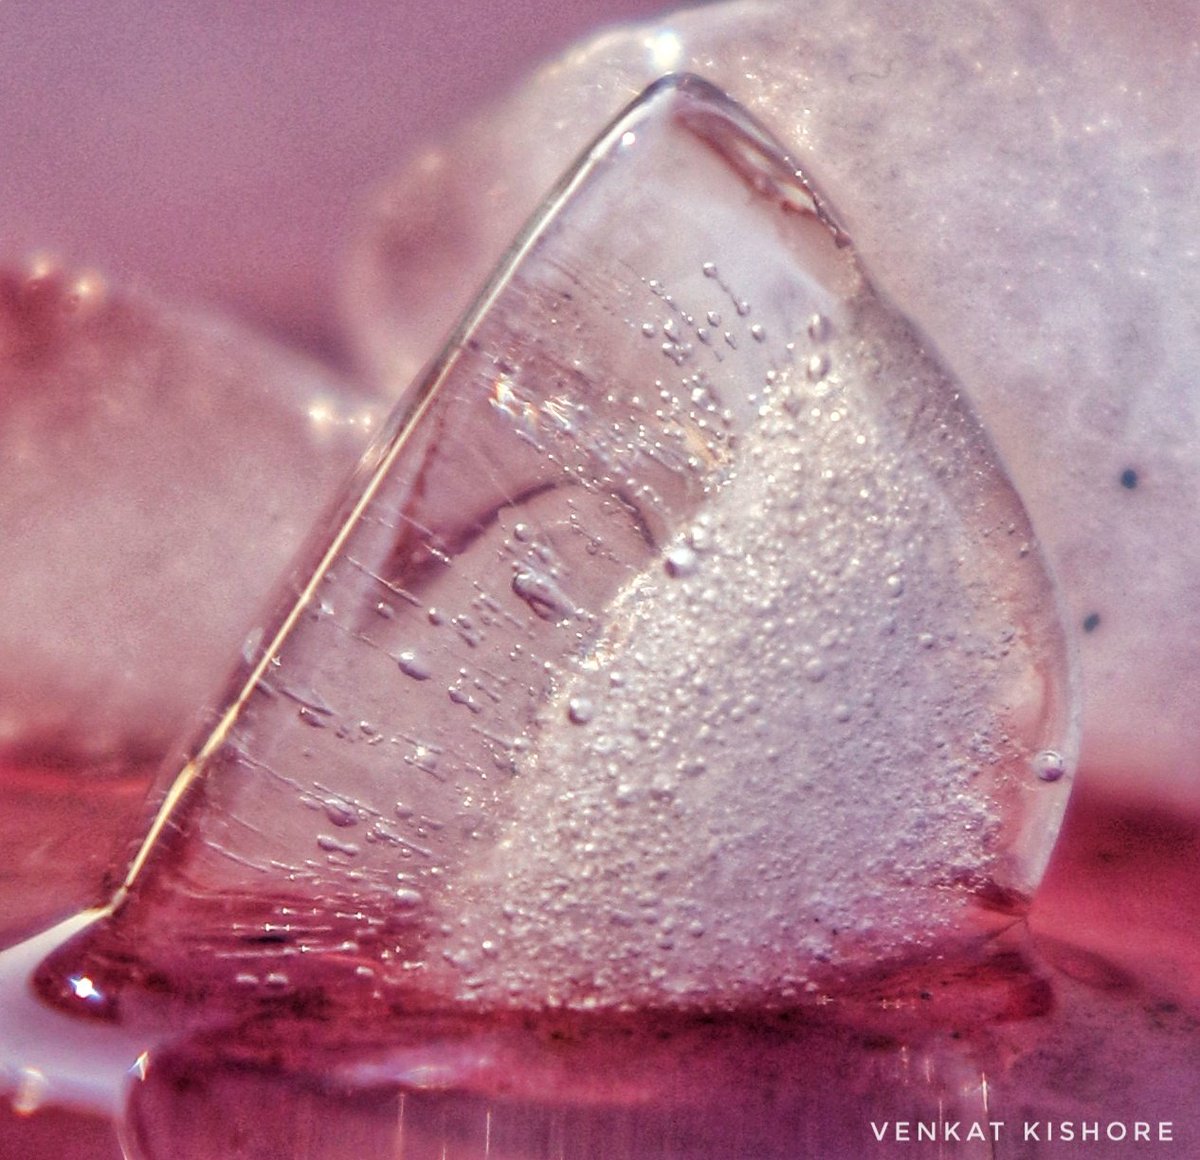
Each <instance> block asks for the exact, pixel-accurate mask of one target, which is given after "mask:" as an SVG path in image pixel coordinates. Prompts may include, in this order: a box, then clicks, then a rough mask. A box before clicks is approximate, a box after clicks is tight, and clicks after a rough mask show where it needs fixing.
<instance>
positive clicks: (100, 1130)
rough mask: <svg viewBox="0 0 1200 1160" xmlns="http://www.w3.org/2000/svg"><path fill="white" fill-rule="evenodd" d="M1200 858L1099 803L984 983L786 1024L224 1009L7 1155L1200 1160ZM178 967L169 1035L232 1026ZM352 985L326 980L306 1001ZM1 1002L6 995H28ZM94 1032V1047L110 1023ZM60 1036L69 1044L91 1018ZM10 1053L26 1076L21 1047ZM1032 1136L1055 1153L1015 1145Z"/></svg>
mask: <svg viewBox="0 0 1200 1160" xmlns="http://www.w3.org/2000/svg"><path fill="white" fill-rule="evenodd" d="M76 796H77V795H76ZM59 801H60V806H61V807H62V808H60V810H59V811H57V812H55V811H54V810H49V811H47V812H46V813H45V814H44V815H43V817H44V821H43V827H44V832H46V833H47V835H48V836H51V837H52V836H53V835H54V834H55V833H58V834H65V833H66V832H67V831H68V830H70V829H71V828H72V827H73V825H74V817H75V815H76V811H77V809H78V804H77V803H76V802H73V801H70V800H69V798H67V797H65V796H64V795H59ZM1198 851H1200V825H1197V824H1196V823H1195V822H1190V821H1187V820H1184V819H1181V818H1179V817H1177V816H1176V817H1167V816H1164V815H1162V814H1160V813H1156V812H1154V811H1145V810H1139V809H1137V808H1136V807H1135V806H1132V805H1131V804H1130V803H1120V802H1111V801H1108V800H1105V799H1103V798H1101V799H1095V798H1092V799H1089V798H1087V797H1084V798H1082V799H1080V800H1078V801H1077V802H1076V804H1075V806H1074V807H1073V809H1072V812H1071V814H1070V815H1069V820H1068V825H1067V829H1066V831H1065V833H1064V840H1063V841H1062V843H1061V844H1060V846H1059V850H1058V854H1057V856H1056V860H1055V862H1054V864H1053V866H1052V868H1051V872H1050V874H1049V876H1048V878H1047V881H1046V884H1045V885H1044V887H1043V889H1042V890H1041V892H1040V893H1039V895H1038V897H1037V898H1036V900H1035V903H1034V907H1033V911H1032V927H1033V929H1034V931H1035V934H1034V935H1033V936H1032V938H1031V937H1030V935H1029V934H1028V926H1027V924H1026V923H1025V922H1024V921H1019V922H1017V923H1016V925H1015V926H1013V927H1012V928H1011V929H1010V930H1008V931H1007V933H1005V934H1004V935H1001V936H1000V937H999V938H998V939H997V940H996V943H995V945H994V946H992V947H990V948H988V949H986V950H983V951H980V952H978V953H976V954H975V955H974V956H972V957H969V958H968V957H963V956H961V955H960V956H958V957H956V958H953V959H950V960H941V961H939V960H937V959H935V960H933V961H929V960H928V959H927V960H925V961H915V962H912V963H910V964H908V965H906V966H905V967H903V968H898V967H896V966H894V965H893V967H891V968H890V969H888V970H880V971H879V972H866V973H864V972H859V973H858V975H857V976H856V977H843V978H841V979H832V978H831V979H830V980H829V983H828V986H826V987H823V988H822V989H821V991H820V992H819V993H817V994H815V995H812V996H809V997H806V999H805V1000H804V1001H802V1002H800V1003H798V1004H792V1005H779V1004H776V1005H774V1006H772V1007H771V1008H767V1007H764V1008H761V1009H758V1010H741V1011H728V1010H723V1011H714V1012H712V1013H710V1014H705V1013H703V1012H698V1013H693V1014H689V1015H679V1014H675V1015H671V1014H667V1013H662V1012H657V1013H656V1012H653V1011H642V1012H630V1013H628V1014H612V1015H606V1016H595V1017H588V1016H585V1015H580V1014H578V1013H576V1014H553V1013H547V1014H545V1015H542V1016H537V1015H495V1016H492V1017H475V1018H472V1017H464V1016H462V1015H455V1014H453V1013H446V1012H438V1011H436V1010H433V1009H432V1005H431V1004H425V1006H426V1007H427V1010H426V1011H425V1013H423V1014H422V1013H420V1012H419V1010H418V1005H417V1004H416V1003H410V1004H409V1005H408V1006H407V1008H405V1009H401V1005H399V1004H398V1005H397V1006H396V1008H395V1009H393V1010H391V1011H389V1012H388V1013H387V1014H386V1016H385V1017H384V1018H385V1020H386V1022H380V1016H381V1013H380V1011H379V1010H378V1008H376V1009H374V1010H367V1009H364V1010H363V1011H362V1012H361V1013H359V1014H357V1015H356V1013H355V1012H354V1011H353V1010H352V1009H351V1008H352V1001H353V1000H352V993H350V994H348V993H347V992H346V991H345V990H344V989H338V988H335V989H333V990H331V992H330V993H331V994H333V995H335V996H336V997H337V999H338V1002H339V1004H340V1008H339V1010H337V1011H336V1013H335V1012H332V1011H331V1012H329V1013H328V1014H327V1016H325V1017H323V1016H322V1014H321V1012H320V1011H319V1010H317V1009H315V1008H310V1009H307V1010H300V1009H298V1008H297V1007H296V1005H295V997H294V994H293V997H292V998H291V999H290V1000H289V1001H287V1002H283V1003H279V1004H273V1003H272V1001H271V999H270V997H269V996H265V997H264V996H263V995H262V994H261V993H260V994H259V996H258V997H257V999H256V1000H255V1001H253V1002H251V1003H249V1004H247V1003H245V1002H243V1004H242V1007H241V1010H240V1012H239V1011H235V1010H233V1009H229V1008H227V1009H226V1010H224V1011H218V1013H217V1014H216V1016H215V1017H214V1015H213V1012H212V1010H211V1008H210V1009H209V1011H208V1026H206V1027H194V1028H193V1029H192V1030H190V1031H188V1030H184V1027H183V1025H182V1024H174V1025H172V1024H171V1021H170V1020H169V1019H168V1020H167V1021H166V1026H168V1027H171V1026H173V1027H174V1030H173V1031H172V1032H168V1033H166V1034H164V1031H163V1025H162V1024H161V1023H160V1024H159V1025H158V1026H157V1027H156V1029H154V1030H153V1031H151V1030H149V1029H148V1030H147V1031H146V1032H145V1033H144V1034H145V1046H146V1047H148V1048H149V1061H148V1063H147V1064H146V1065H145V1068H144V1078H142V1079H138V1080H135V1081H131V1082H130V1083H129V1086H128V1098H127V1102H126V1103H125V1104H124V1106H123V1107H122V1106H119V1105H120V1101H117V1104H118V1106H114V1107H113V1109H112V1113H113V1114H112V1115H104V1114H100V1113H99V1112H98V1110H95V1104H96V1101H95V1100H94V1099H91V1100H89V1099H87V1098H84V1099H82V1100H81V1101H79V1102H78V1104H77V1106H76V1107H72V1106H70V1103H69V1102H68V1103H66V1104H64V1103H62V1102H60V1097H59V1096H57V1095H54V1096H50V1097H49V1098H47V1099H46V1100H45V1102H44V1103H42V1104H40V1105H39V1104H38V1103H37V1100H36V1098H34V1099H32V1100H31V1099H30V1098H29V1096H30V1093H29V1091H26V1092H25V1094H24V1096H23V1097H22V1096H21V1094H20V1093H18V1097H17V1099H16V1100H15V1101H14V1104H12V1105H8V1106H6V1108H5V1109H4V1112H3V1115H2V1117H0V1154H3V1155H14V1156H16V1155H21V1156H29V1157H41V1156H46V1157H49V1156H59V1157H76V1156H79V1157H83V1156H88V1157H95V1156H107V1155H112V1156H120V1155H121V1154H122V1153H121V1151H120V1148H121V1147H122V1146H124V1147H126V1148H127V1149H129V1148H132V1149H133V1150H132V1151H130V1152H128V1154H129V1155H134V1156H146V1157H160V1156H161V1157H167V1156H183V1157H191V1156H195V1157H203V1156H213V1155H223V1156H224V1155H228V1156H246V1157H259V1156H261V1157H270V1156H321V1157H326V1156H327V1157H331V1158H332V1157H338V1156H358V1155H393V1154H394V1155H400V1156H406V1157H426V1156H429V1157H438V1156H446V1157H461V1158H467V1157H485V1156H493V1157H494V1156H510V1157H543V1156H544V1157H557V1156H571V1157H581V1158H582V1157H625V1156H628V1157H658V1156H662V1157H667V1156H672V1157H680V1156H685V1157H723V1158H730V1160H732V1158H738V1157H747V1158H748V1157H759V1156H761V1157H781V1158H782V1157H788V1156H795V1155H813V1156H826V1155H829V1156H833V1155H856V1154H872V1155H874V1154H883V1155H892V1154H895V1155H904V1154H907V1153H906V1152H904V1149H905V1148H906V1147H911V1145H908V1144H906V1143H903V1142H901V1141H899V1140H897V1139H895V1138H894V1136H890V1137H889V1138H888V1139H885V1140H884V1141H883V1142H882V1143H880V1142H879V1141H877V1140H876V1139H875V1136H874V1133H875V1132H879V1131H884V1130H885V1129H884V1128H883V1125H885V1124H887V1125H893V1127H890V1128H888V1129H887V1131H888V1132H891V1133H894V1132H895V1131H896V1130H897V1129H896V1128H895V1127H894V1125H896V1124H897V1123H901V1124H903V1123H911V1124H912V1125H913V1126H912V1127H911V1129H910V1130H911V1132H913V1133H915V1132H916V1130H917V1128H916V1125H917V1124H921V1125H924V1127H923V1130H924V1131H926V1132H927V1133H929V1132H936V1133H937V1134H938V1137H939V1141H940V1144H939V1146H940V1147H942V1148H943V1152H942V1153H941V1154H943V1155H950V1156H957V1155H963V1156H971V1155H988V1154H989V1153H988V1152H986V1151H981V1150H980V1149H981V1148H982V1145H981V1144H980V1143H979V1141H978V1139H974V1140H970V1141H968V1140H966V1139H962V1138H961V1137H963V1136H965V1135H966V1133H967V1132H968V1130H969V1128H970V1125H971V1124H973V1123H976V1122H978V1123H981V1124H982V1123H991V1122H1000V1123H1002V1124H1003V1125H1004V1127H1003V1128H1001V1129H998V1131H1000V1132H1001V1133H1007V1135H1001V1137H1000V1138H999V1139H998V1140H993V1141H992V1142H991V1144H989V1145H988V1146H992V1145H994V1146H995V1147H996V1148H997V1151H996V1152H995V1155H998V1156H1006V1155H1012V1156H1019V1155H1043V1154H1044V1155H1055V1154H1057V1153H1056V1152H1055V1151H1054V1150H1053V1149H1054V1147H1066V1145H1065V1144H1059V1145H1053V1144H1051V1143H1046V1142H1045V1141H1044V1140H1043V1139H1042V1137H1043V1135H1044V1131H1045V1129H1044V1128H1038V1127H1036V1125H1038V1124H1044V1123H1045V1122H1050V1123H1052V1124H1062V1123H1064V1122H1065V1123H1070V1124H1076V1125H1078V1126H1079V1128H1080V1130H1081V1128H1082V1125H1085V1124H1089V1125H1090V1124H1092V1123H1093V1122H1095V1123H1099V1124H1100V1126H1101V1131H1102V1132H1103V1131H1105V1130H1107V1126H1108V1125H1110V1124H1117V1123H1121V1124H1126V1123H1127V1124H1133V1123H1134V1122H1135V1121H1139V1122H1140V1121H1141V1120H1144V1119H1145V1118H1146V1116H1147V1115H1148V1114H1150V1113H1153V1116H1152V1118H1155V1123H1157V1122H1158V1121H1159V1120H1161V1121H1164V1122H1170V1123H1172V1124H1173V1125H1174V1127H1173V1129H1172V1130H1173V1131H1174V1133H1175V1137H1176V1139H1178V1140H1180V1141H1186V1140H1188V1139H1191V1138H1193V1136H1192V1135H1191V1134H1190V1133H1192V1132H1194V1131H1196V1130H1197V1123H1196V1119H1195V1114H1194V1111H1193V1095H1192V1093H1193V1092H1194V1091H1195V1088H1196V1085H1197V1083H1200V1073H1198V1070H1197V1067H1196V1064H1195V1063H1194V1061H1193V1058H1192V1053H1191V1050H1190V1045H1191V1042H1192V1038H1193V1035H1194V1032H1193V1031H1192V1030H1191V1028H1192V1019H1191V1018H1190V1017H1189V1016H1188V1015H1187V1013H1186V1011H1187V1008H1188V1004H1189V1001H1190V1000H1191V999H1192V998H1193V997H1194V996H1195V994H1196V992H1197V986H1198V983H1200V969H1198V968H1200V946H1198V945H1197V940H1196V939H1195V938H1194V936H1193V935H1192V934H1191V933H1190V932H1191V931H1193V930H1195V929H1196V928H1197V920H1198V919H1200V892H1198V891H1197V890H1196V888H1195V885H1194V866H1195V863H1196V857H1197V853H1198ZM81 853H82V852H81ZM88 864H89V860H88V858H87V857H86V855H85V856H84V857H83V858H82V864H81V873H82V871H83V868H84V867H86V866H87V865H88ZM85 876H86V875H85ZM1154 900H1158V901H1154ZM55 905H57V903H55ZM227 918H228V921H229V923H230V929H231V930H237V929H238V928H239V926H241V927H242V928H243V929H247V928H251V927H254V926H257V925H259V924H260V923H261V919H262V914H261V912H255V911H252V910H251V911H248V910H246V909H245V906H244V905H239V904H236V903H233V902H231V905H230V907H229V912H228V915H227ZM82 937H86V934H85V935H84V936H82ZM226 949H229V948H226ZM188 963H191V964H192V966H193V970H192V972H191V974H190V976H188V975H186V973H185V972H184V971H183V969H182V968H184V967H185V966H186V965H187V964H188ZM180 967H181V971H180V975H179V977H178V978H177V979H175V980H173V981H172V982H171V983H170V984H169V985H167V984H166V983H164V984H163V985H162V988H161V990H160V993H159V994H158V995H157V996H156V998H157V1000H158V1001H159V1002H160V1004H161V1007H160V1013H161V1011H170V1010H171V1009H172V1008H173V1007H175V1009H177V1010H184V1009H186V1008H187V1007H189V1006H190V1005H191V1004H192V1003H194V1002H195V1001H196V1000H197V999H201V1000H203V999H205V998H207V999H208V1000H209V1001H210V1002H211V1001H212V1000H213V999H216V1000H218V1001H219V999H220V993H219V992H214V993H213V994H211V995H208V996H207V997H206V996H205V995H204V991H205V988H206V986H207V985H209V984H210V983H211V984H213V985H215V986H217V987H225V988H227V987H228V980H225V979H223V978H218V977H216V976H214V975H213V974H212V972H211V970H210V962H209V961H208V960H206V959H205V958H204V957H202V956H197V955H196V954H195V953H194V952H191V953H188V952H185V953H184V954H183V955H182V957H181V961H180ZM344 968H345V964H336V963H330V962H328V961H326V962H324V963H320V964H317V965H315V966H314V968H313V970H314V979H317V978H319V977H320V976H321V975H322V973H323V972H326V971H328V970H334V971H335V973H336V972H337V971H339V970H340V971H342V972H343V974H344ZM351 976H352V973H351V975H347V976H346V978H348V979H349V978H351ZM184 979H186V980H187V982H186V986H187V987H189V988H190V989H191V990H190V993H188V994H186V995H185V994H180V993H177V992H176V988H178V987H179V986H180V985H181V981H182V980H184ZM328 981H329V980H328V975H326V977H325V982H326V983H328ZM142 982H143V985H145V983H146V981H145V980H143V981H142ZM3 985H4V986H5V987H6V988H10V990H9V992H8V993H9V994H12V993H13V991H12V990H11V988H18V989H19V988H20V987H21V986H22V980H21V979H19V978H12V977H7V978H5V979H4V982H3ZM96 989H97V991H99V992H100V993H101V994H102V993H103V983H102V981H101V982H100V983H99V984H98V985H97V988H96ZM75 998H76V1002H75V1006H76V1007H77V1008H78V1007H84V1008H87V1007H89V1006H91V1004H88V1003H82V1004H81V1003H79V1002H78V1001H77V1000H78V996H76V997H75ZM414 998H415V997H414ZM64 999H66V1000H69V999H70V997H64ZM95 1010H96V1014H97V1016H98V1017H99V1022H98V1023H97V1024H96V1026H97V1027H100V1026H102V1025H103V1024H104V1022H106V1020H105V1018H104V1016H105V1015H106V1014H107V1015H109V1016H111V1015H112V1014H113V1012H111V1011H109V1012H105V1011H104V1008H103V1005H102V1004H101V1005H98V1006H97V1007H96V1008H95ZM142 1014H143V1018H144V1017H145V1013H144V1012H143V1013H142ZM156 1022H157V1021H156ZM70 1023H71V1024H73V1025H75V1026H73V1027H72V1028H71V1029H70V1030H71V1032H72V1034H76V1033H77V1030H78V1028H79V1026H80V1024H79V1014H78V1012H77V1013H76V1015H75V1016H74V1018H73V1019H72V1020H70ZM47 1026H48V1027H49V1028H50V1033H51V1034H55V1031H54V1028H55V1027H56V1026H61V1027H65V1026H66V1024H62V1023H60V1024H54V1023H49V1024H47ZM82 1027H83V1028H84V1030H85V1031H86V1028H87V1022H86V1020H84V1022H83V1023H82ZM61 1033H62V1032H60V1034H61ZM136 1044H137V1033H136V1031H135V1032H134V1033H133V1036H132V1038H130V1039H128V1040H127V1041H126V1046H125V1047H124V1048H123V1049H121V1050H120V1051H118V1052H117V1056H118V1058H115V1059H114V1060H113V1065H114V1066H115V1067H117V1068H118V1069H123V1068H124V1067H127V1066H129V1065H130V1064H133V1063H134V1061H135V1060H136V1058H137V1056H138V1054H139V1052H138V1050H137V1049H136ZM5 1046H6V1049H7V1053H8V1056H9V1061H10V1065H11V1063H15V1062H18V1061H19V1059H20V1050H21V1048H20V1044H18V1043H13V1042H9V1043H6V1044H5ZM122 1052H123V1053H122ZM49 1078H50V1079H51V1081H53V1077H52V1076H51V1077H49ZM47 1091H54V1088H53V1086H51V1087H48V1088H47ZM89 1103H90V1104H91V1105H92V1107H89V1106H88V1105H89ZM1029 1123H1032V1124H1034V1125H1035V1127H1034V1129H1033V1131H1034V1132H1035V1133H1037V1136H1036V1137H1035V1141H1034V1144H1039V1146H1040V1147H1042V1148H1044V1149H1049V1150H1047V1151H1038V1150H1037V1149H1036V1148H1034V1146H1033V1144H1030V1143H1028V1142H1025V1141H1022V1140H1021V1139H1020V1135H1019V1134H1018V1133H1020V1132H1024V1131H1026V1130H1027V1129H1026V1128H1025V1125H1026V1124H1029ZM955 1124H957V1125H958V1127H957V1129H955V1128H954V1127H953V1125H955ZM987 1130H988V1131H989V1132H991V1131H995V1130H997V1129H991V1128H989V1129H987ZM1115 1130H1116V1129H1114V1131H1115ZM955 1131H957V1133H958V1134H959V1137H960V1139H959V1140H957V1141H956V1140H955V1139H954V1138H953V1133H954V1132H955ZM946 1132H950V1133H951V1138H950V1139H949V1140H948V1141H947V1140H945V1139H942V1136H943V1135H944V1134H945V1133H946ZM1039 1142H1040V1143H1039ZM1018 1145H1019V1146H1020V1147H1018ZM1095 1146H1096V1147H1097V1148H1100V1149H1101V1154H1104V1155H1113V1156H1119V1155H1124V1154H1126V1153H1124V1152H1122V1151H1121V1145H1120V1144H1119V1143H1118V1142H1114V1141H1111V1140H1107V1139H1102V1140H1101V1142H1100V1143H1099V1144H1097V1145H1095ZM1006 1148H1007V1149H1008V1150H1005V1149H1006ZM1021 1148H1024V1149H1025V1151H1022V1150H1020V1149H1021ZM868 1149H869V1150H870V1151H869V1152H868ZM1104 1149H1108V1151H1107V1152H1105V1151H1103V1150H1104Z"/></svg>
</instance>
